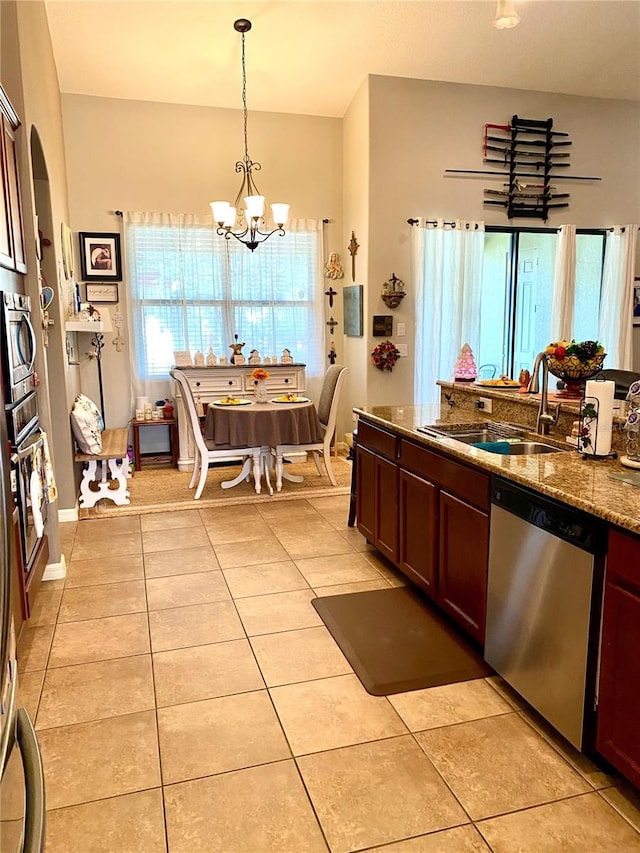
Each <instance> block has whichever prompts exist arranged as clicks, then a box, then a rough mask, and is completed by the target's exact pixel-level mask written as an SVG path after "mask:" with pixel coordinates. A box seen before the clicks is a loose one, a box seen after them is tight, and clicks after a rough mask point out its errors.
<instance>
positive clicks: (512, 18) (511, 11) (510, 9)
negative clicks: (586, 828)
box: [493, 0, 520, 30]
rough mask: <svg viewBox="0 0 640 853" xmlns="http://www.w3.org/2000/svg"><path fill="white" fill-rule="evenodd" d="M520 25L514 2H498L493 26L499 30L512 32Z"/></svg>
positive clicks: (511, 0) (507, 0) (510, 0)
mask: <svg viewBox="0 0 640 853" xmlns="http://www.w3.org/2000/svg"><path fill="white" fill-rule="evenodd" d="M519 23H520V15H518V13H517V12H516V7H515V3H514V0H498V6H497V8H496V16H495V18H494V21H493V26H494V27H495V28H496V29H497V30H512V29H513V28H514V27H517V26H518V24H519Z"/></svg>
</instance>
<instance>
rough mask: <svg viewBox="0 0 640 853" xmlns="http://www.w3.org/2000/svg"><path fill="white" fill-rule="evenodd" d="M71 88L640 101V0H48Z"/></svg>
mask: <svg viewBox="0 0 640 853" xmlns="http://www.w3.org/2000/svg"><path fill="white" fill-rule="evenodd" d="M46 8H47V15H48V19H49V25H50V30H51V36H52V42H53V50H54V54H55V59H56V65H57V69H58V75H59V81H60V88H61V90H62V91H63V92H65V93H68V92H73V93H81V94H87V95H100V96H104V97H113V98H127V99H134V100H151V101H164V102H169V103H182V104H195V105H209V106H218V107H231V108H238V107H240V105H241V100H240V98H241V88H240V79H241V78H240V36H239V35H238V33H236V32H235V31H234V29H233V21H234V20H235V19H236V18H239V17H247V18H249V19H251V21H252V22H253V29H252V30H251V32H250V33H249V34H248V35H247V37H246V38H247V41H246V51H247V78H248V87H247V89H248V91H247V94H248V105H249V109H250V110H267V111H274V112H289V113H302V114H309V115H320V116H337V117H341V116H343V115H344V113H345V111H346V109H347V107H348V106H349V103H350V101H351V99H352V97H353V95H354V93H355V91H356V90H357V88H358V86H359V85H360V83H361V81H362V80H363V79H364V77H365V75H367V74H382V75H391V76H400V77H413V78H418V79H429V80H447V81H452V82H458V83H471V84H479V85H490V86H506V87H512V88H518V89H532V90H539V91H547V92H562V93H567V94H572V95H586V96H594V97H602V98H623V99H634V100H640V2H638V0H621V1H620V0H611V2H609V0H516V8H517V10H518V13H519V14H520V17H521V22H520V25H519V26H518V27H516V28H515V29H511V30H496V29H495V28H494V27H493V26H492V22H493V18H494V15H495V10H496V2H495V0H427V2H419V0H391V2H386V0H353V2H344V0H285V2H271V0H262V2H247V3H245V2H217V0H200V1H199V2H190V0H135V2H133V0H46Z"/></svg>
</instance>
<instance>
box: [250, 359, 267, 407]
mask: <svg viewBox="0 0 640 853" xmlns="http://www.w3.org/2000/svg"><path fill="white" fill-rule="evenodd" d="M269 376H270V373H269V371H268V370H265V369H264V367H254V369H253V370H252V371H251V378H252V379H253V381H254V384H255V386H256V403H268V402H269V395H268V392H267V379H268V378H269Z"/></svg>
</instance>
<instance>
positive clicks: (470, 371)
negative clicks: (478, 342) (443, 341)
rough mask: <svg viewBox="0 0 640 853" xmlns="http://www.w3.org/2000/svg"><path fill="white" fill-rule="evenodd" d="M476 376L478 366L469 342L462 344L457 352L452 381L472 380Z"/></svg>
mask: <svg viewBox="0 0 640 853" xmlns="http://www.w3.org/2000/svg"><path fill="white" fill-rule="evenodd" d="M477 378H478V368H477V367H476V360H475V358H474V357H473V352H472V351H471V347H470V346H469V344H464V345H463V347H462V349H461V350H460V352H459V353H458V359H457V361H456V364H455V367H454V369H453V381H454V382H473V381H475V380H476V379H477Z"/></svg>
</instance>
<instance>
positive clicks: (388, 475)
mask: <svg viewBox="0 0 640 853" xmlns="http://www.w3.org/2000/svg"><path fill="white" fill-rule="evenodd" d="M374 493H375V508H376V526H375V533H376V538H375V546H376V548H377V549H378V551H380V553H381V554H384V556H385V557H386V558H387V559H388V560H391V562H392V563H396V564H397V562H398V466H397V465H396V464H395V462H389V461H388V460H387V459H383V457H381V456H376V457H375V486H374Z"/></svg>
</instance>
